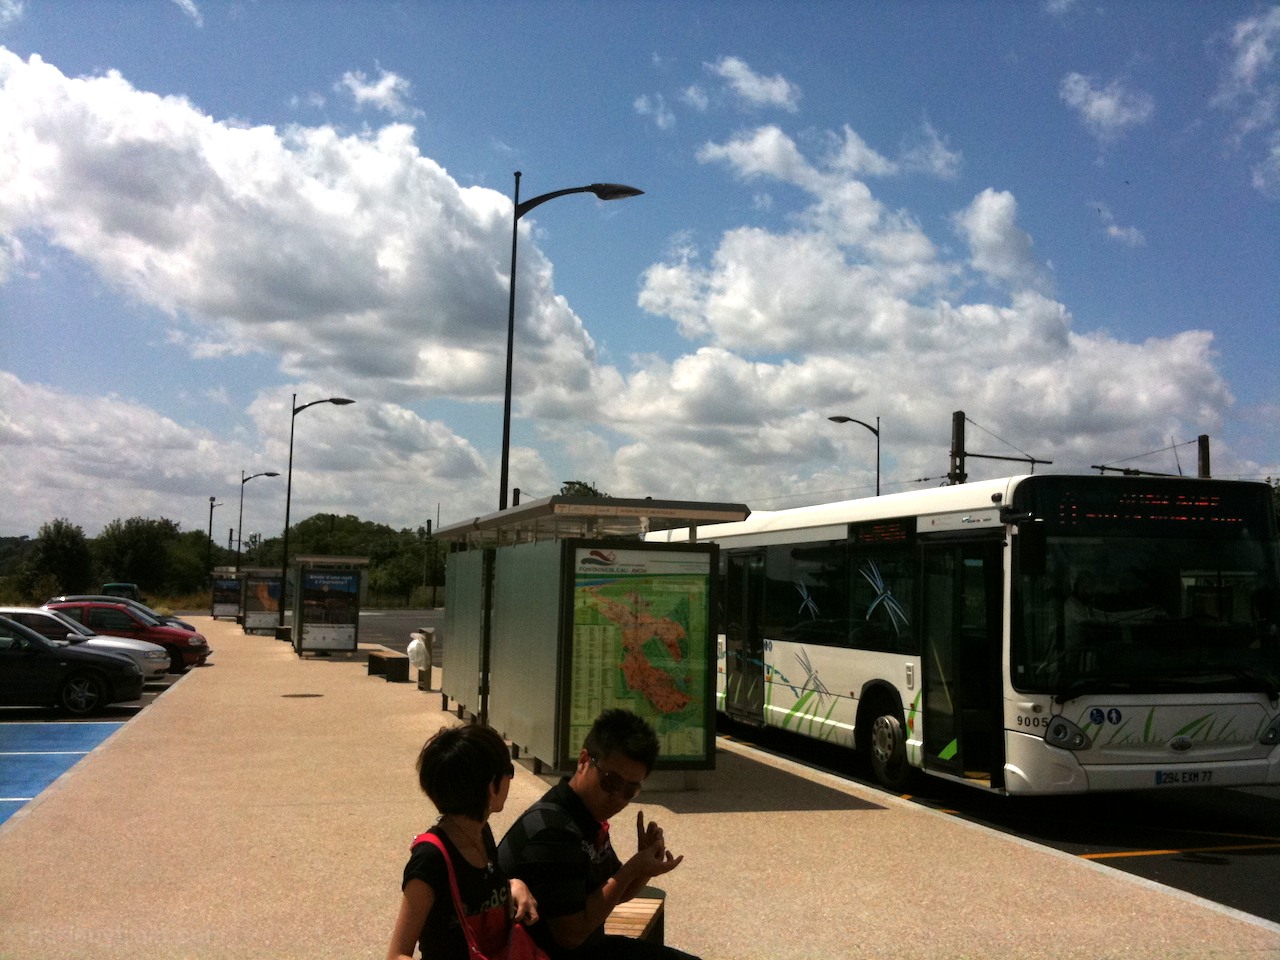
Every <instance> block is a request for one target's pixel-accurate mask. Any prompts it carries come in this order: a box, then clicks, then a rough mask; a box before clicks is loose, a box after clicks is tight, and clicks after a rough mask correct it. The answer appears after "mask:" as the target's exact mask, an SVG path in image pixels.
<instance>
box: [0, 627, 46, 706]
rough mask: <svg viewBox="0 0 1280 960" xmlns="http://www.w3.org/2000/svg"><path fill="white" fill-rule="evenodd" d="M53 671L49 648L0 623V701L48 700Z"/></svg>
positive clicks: (15, 703)
mask: <svg viewBox="0 0 1280 960" xmlns="http://www.w3.org/2000/svg"><path fill="white" fill-rule="evenodd" d="M56 672H57V670H56V665H55V663H54V662H53V658H52V657H51V656H50V655H49V651H47V650H46V649H44V648H43V647H37V646H36V644H35V642H34V641H32V640H30V639H28V638H27V637H24V636H22V635H21V634H19V633H18V632H17V631H16V630H11V629H9V628H8V627H7V626H5V625H4V624H0V703H3V704H5V705H6V706H15V705H17V706H21V705H27V704H36V703H44V702H46V701H49V702H52V700H53V689H54V687H55V686H56V683H57V677H56V676H55V674H56Z"/></svg>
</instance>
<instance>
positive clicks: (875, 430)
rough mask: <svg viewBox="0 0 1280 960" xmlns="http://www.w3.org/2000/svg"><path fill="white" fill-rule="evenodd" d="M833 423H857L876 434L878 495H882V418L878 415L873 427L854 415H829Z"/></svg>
mask: <svg viewBox="0 0 1280 960" xmlns="http://www.w3.org/2000/svg"><path fill="white" fill-rule="evenodd" d="M827 419H828V420H830V421H831V422H832V423H856V424H859V425H860V426H863V427H866V428H867V429H868V430H870V431H871V432H872V433H874V434H875V435H876V496H877V497H878V496H880V418H879V417H876V425H875V426H874V427H873V426H872V425H871V424H869V423H864V422H863V421H861V420H858V419H855V418H854V417H845V416H836V417H827Z"/></svg>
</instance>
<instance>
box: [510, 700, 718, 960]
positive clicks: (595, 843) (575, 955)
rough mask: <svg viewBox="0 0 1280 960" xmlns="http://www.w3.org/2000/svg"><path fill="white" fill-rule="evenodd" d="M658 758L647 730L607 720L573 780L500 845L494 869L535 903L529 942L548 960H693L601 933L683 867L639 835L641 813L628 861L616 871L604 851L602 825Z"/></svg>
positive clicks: (620, 713)
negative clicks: (623, 907)
mask: <svg viewBox="0 0 1280 960" xmlns="http://www.w3.org/2000/svg"><path fill="white" fill-rule="evenodd" d="M657 758H658V737H657V734H655V733H654V732H653V728H652V727H650V726H649V724H648V723H646V722H645V721H644V720H643V719H642V718H640V717H638V716H636V715H635V714H634V713H631V712H629V711H627V710H606V711H605V712H604V713H602V714H601V715H600V716H599V717H598V718H597V719H596V722H595V723H594V724H593V725H592V727H591V730H590V731H589V732H588V733H587V738H586V742H585V744H584V745H583V747H582V752H581V753H579V754H578V766H577V769H576V770H575V771H574V773H573V776H571V777H567V778H565V779H563V780H561V781H560V783H558V784H557V785H556V786H554V787H552V788H551V789H550V790H549V791H547V793H546V794H545V795H544V796H543V798H542V799H541V800H539V801H538V802H537V803H535V804H534V805H533V806H531V807H530V808H529V809H528V810H526V811H525V812H524V813H523V814H521V816H520V819H518V820H517V821H516V822H515V823H514V824H512V826H511V829H510V830H508V831H507V835H506V836H505V837H503V838H502V843H501V844H500V845H499V846H498V864H499V866H500V867H501V869H502V872H503V873H505V874H506V875H507V876H508V877H511V878H518V879H520V880H523V881H524V882H525V884H527V885H528V887H529V890H530V891H531V892H532V893H533V896H534V897H535V898H536V899H537V901H538V913H539V915H540V916H541V918H542V920H541V922H539V923H537V924H535V925H534V926H532V927H530V928H529V932H530V933H531V934H533V936H534V939H535V940H537V941H538V944H539V946H541V947H542V949H543V950H545V951H546V952H547V953H548V954H549V955H550V956H551V957H552V960H604V958H620V960H622V958H644V960H648V958H654V960H696V958H693V957H691V956H690V955H689V954H687V953H682V952H680V951H679V950H673V949H672V948H670V947H664V946H661V945H659V944H652V943H646V942H643V941H640V940H634V939H632V938H630V937H611V936H608V935H607V934H605V932H604V922H605V920H606V919H607V918H608V916H609V914H610V913H611V912H612V911H613V908H614V907H616V906H617V905H618V904H620V903H622V902H623V901H625V900H630V899H631V898H632V897H634V896H637V895H639V893H640V891H641V890H642V889H643V888H644V886H645V885H646V884H647V883H648V882H649V881H650V880H651V879H653V878H654V877H657V876H660V875H662V874H664V873H669V872H670V871H672V870H674V869H675V868H676V867H678V866H679V865H680V862H681V861H682V860H683V859H684V857H676V856H673V855H672V854H671V852H670V851H669V850H667V846H666V842H665V840H664V839H663V835H662V830H661V828H659V827H658V825H657V824H656V823H652V822H651V823H649V824H648V825H647V826H646V825H645V822H644V813H643V811H637V814H636V848H637V849H636V853H635V855H634V856H633V857H631V859H629V860H628V861H627V862H626V863H625V864H624V863H622V861H621V860H619V859H618V855H617V854H616V853H614V850H613V845H612V844H611V843H610V842H609V818H610V817H612V816H616V815H617V814H618V813H620V812H621V811H622V809H623V808H624V807H625V806H626V805H627V804H628V803H630V802H631V800H632V798H634V797H635V795H636V794H637V793H639V792H640V786H641V784H642V783H643V781H644V779H645V777H647V776H648V775H649V773H650V771H651V770H652V769H653V764H654V761H655V760H657Z"/></svg>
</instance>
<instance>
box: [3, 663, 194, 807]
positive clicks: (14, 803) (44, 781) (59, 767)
mask: <svg viewBox="0 0 1280 960" xmlns="http://www.w3.org/2000/svg"><path fill="white" fill-rule="evenodd" d="M201 669H204V668H201ZM179 679H181V675H171V676H167V677H164V678H162V679H161V680H160V681H157V682H153V683H148V684H147V685H146V686H145V687H144V688H143V691H142V698H141V699H139V700H134V701H131V702H129V703H116V704H111V705H110V706H108V707H106V708H104V709H103V710H102V711H101V712H99V713H98V714H97V715H95V716H94V717H92V718H89V719H84V720H71V719H68V718H67V717H66V716H65V715H64V714H62V713H60V712H59V711H57V710H54V709H51V708H48V707H3V708H0V824H3V823H4V822H5V821H6V820H8V819H9V818H10V817H12V816H13V815H14V814H16V813H17V812H18V811H19V810H21V809H22V808H23V807H25V806H26V805H27V804H28V803H30V802H31V801H32V800H34V799H35V798H36V797H38V796H39V795H40V793H41V791H43V790H44V789H45V788H47V787H48V786H49V785H50V784H51V783H53V782H54V781H55V780H57V779H58V778H59V777H60V776H62V775H63V774H65V773H67V772H68V771H69V770H71V769H72V768H73V767H74V766H75V765H76V764H77V763H79V762H80V760H82V759H83V758H84V757H86V756H88V755H89V753H91V752H92V751H93V750H95V749H96V748H97V747H98V746H99V745H101V744H102V743H104V742H105V741H106V740H107V739H108V738H110V737H111V736H112V734H114V733H115V732H116V731H117V730H119V729H120V728H121V727H123V726H124V725H125V723H126V722H127V721H128V720H129V719H130V718H131V717H134V716H136V715H137V714H138V713H139V712H141V711H142V710H143V709H144V708H145V707H146V706H147V705H148V704H150V703H151V702H152V701H154V700H155V698H156V697H158V696H160V695H161V694H163V693H164V692H165V691H166V690H168V689H169V687H171V686H172V685H173V684H174V683H175V682H176V681H178V680H179Z"/></svg>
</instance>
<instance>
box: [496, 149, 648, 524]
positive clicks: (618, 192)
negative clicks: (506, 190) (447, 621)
mask: <svg viewBox="0 0 1280 960" xmlns="http://www.w3.org/2000/svg"><path fill="white" fill-rule="evenodd" d="M571 193H594V194H595V195H596V197H597V198H599V199H601V200H625V199H626V198H627V197H638V196H640V195H641V194H642V193H644V191H643V190H637V189H636V188H635V187H628V186H626V185H625V184H621V183H591V184H588V185H587V186H585V187H569V188H568V189H566V190H553V191H552V192H551V193H544V194H541V195H540V196H537V197H534V198H532V199H531V200H525V201H524V202H521V200H520V171H519V170H517V171H516V192H515V201H514V202H515V205H514V208H513V211H514V212H513V214H512V218H511V282H510V298H509V300H508V303H507V381H506V389H505V391H504V393H503V399H502V470H501V481H500V482H501V484H502V489H501V490H500V491H499V493H498V509H499V510H505V509H507V479H508V468H509V465H510V459H511V361H512V351H513V349H514V347H515V339H516V240H517V238H518V237H519V224H520V218H521V217H523V216H524V215H525V214H526V213H528V212H529V211H530V210H532V209H533V208H534V207H536V206H538V205H539V204H543V203H546V202H547V201H548V200H554V199H556V197H567V196H568V195H569V194H571Z"/></svg>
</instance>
